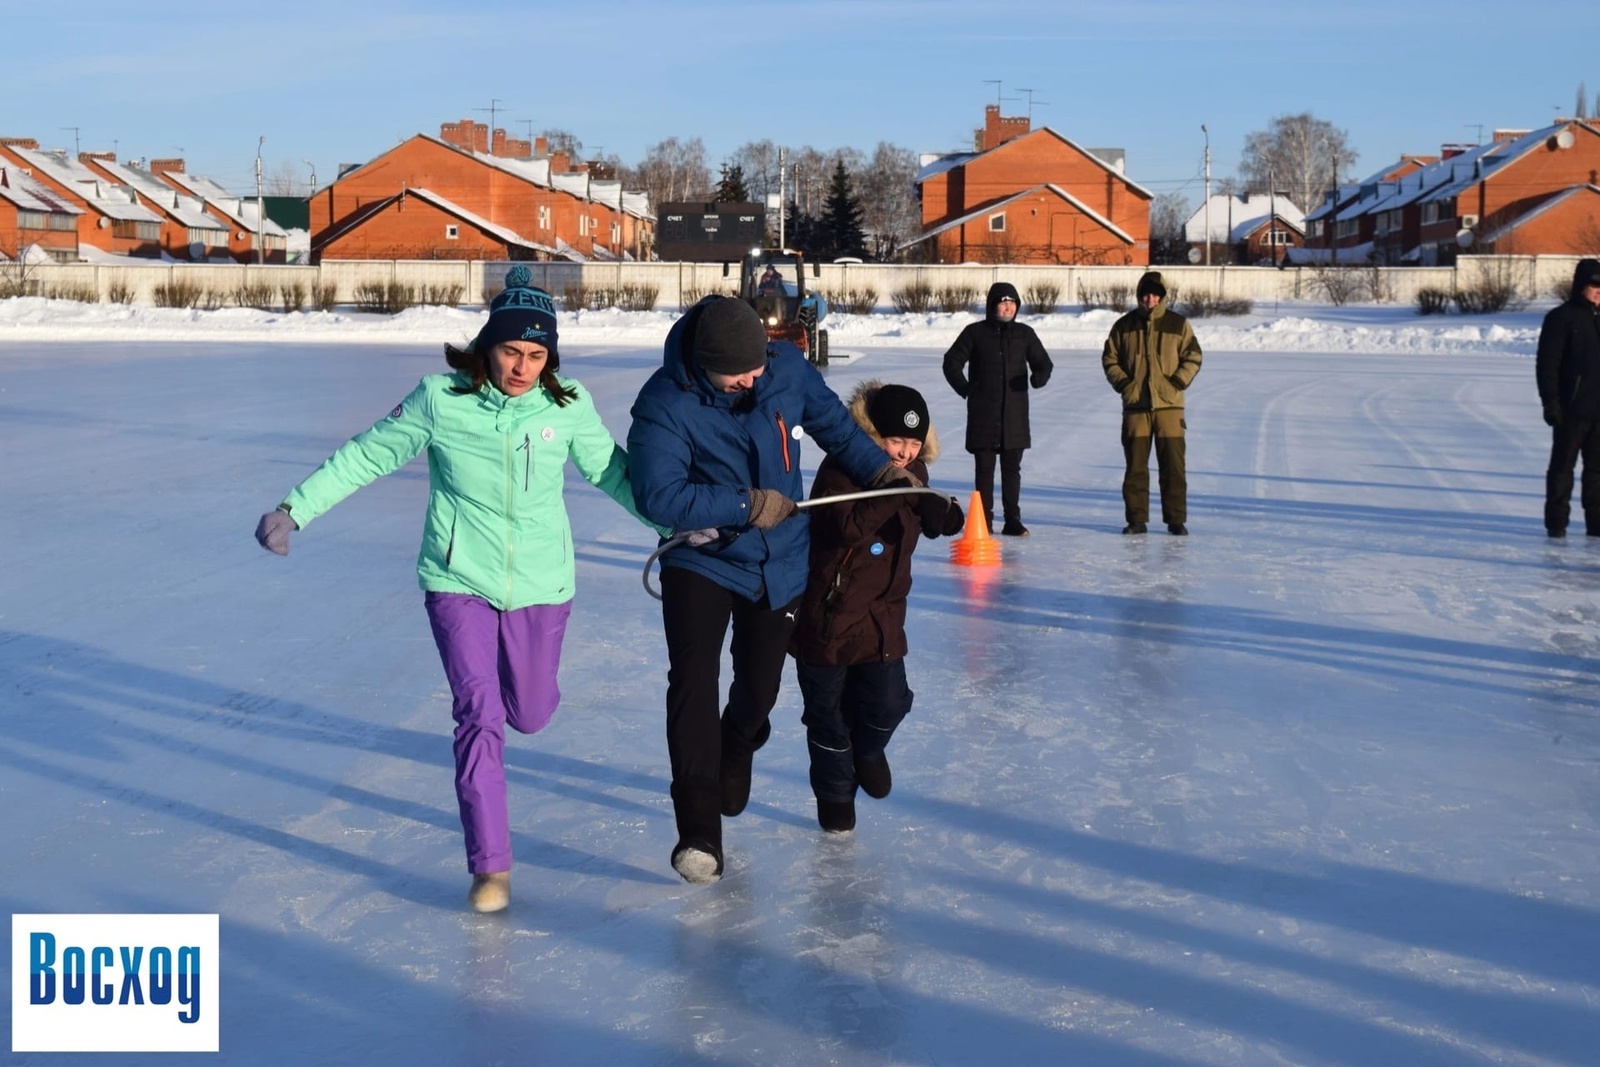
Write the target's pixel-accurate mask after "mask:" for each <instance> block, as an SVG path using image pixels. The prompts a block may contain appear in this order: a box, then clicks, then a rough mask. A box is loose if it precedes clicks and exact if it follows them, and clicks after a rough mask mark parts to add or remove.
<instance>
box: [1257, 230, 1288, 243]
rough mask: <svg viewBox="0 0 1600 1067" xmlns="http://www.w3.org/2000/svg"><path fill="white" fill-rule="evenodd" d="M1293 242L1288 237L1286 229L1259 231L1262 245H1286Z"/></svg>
mask: <svg viewBox="0 0 1600 1067" xmlns="http://www.w3.org/2000/svg"><path fill="white" fill-rule="evenodd" d="M1293 243H1294V242H1293V241H1292V240H1291V239H1290V237H1289V231H1288V230H1262V231H1261V244H1262V246H1263V247H1265V246H1267V245H1287V244H1293Z"/></svg>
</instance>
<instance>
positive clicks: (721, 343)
mask: <svg viewBox="0 0 1600 1067" xmlns="http://www.w3.org/2000/svg"><path fill="white" fill-rule="evenodd" d="M694 358H695V362H697V363H699V364H700V366H701V368H702V369H703V370H706V371H710V372H713V373H716V374H726V375H728V376H729V377H737V376H738V375H740V374H747V373H749V372H750V371H753V370H755V369H756V368H757V367H761V366H765V364H766V362H767V328H766V327H765V326H763V325H761V318H760V316H758V315H757V314H756V312H755V308H752V307H751V306H750V305H749V304H746V303H745V302H744V301H743V300H737V299H735V298H733V297H731V296H725V297H718V298H716V299H714V300H709V301H707V302H706V303H705V304H704V305H703V306H702V307H701V308H700V312H699V318H698V319H697V320H696V321H695V325H694Z"/></svg>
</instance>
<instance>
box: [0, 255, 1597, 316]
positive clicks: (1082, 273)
mask: <svg viewBox="0 0 1600 1067" xmlns="http://www.w3.org/2000/svg"><path fill="white" fill-rule="evenodd" d="M1577 258H1578V257H1576V256H1468V257H1463V258H1462V259H1461V260H1460V261H1459V262H1458V263H1457V264H1456V265H1455V266H1454V267H1369V266H1349V267H1344V266H1341V267H1336V268H1334V267H1288V268H1285V269H1282V270H1280V269H1277V268H1273V267H1222V266H1212V267H1191V266H1164V267H1160V268H1156V269H1159V270H1160V271H1161V273H1162V274H1163V276H1164V277H1165V278H1166V279H1167V283H1168V286H1169V288H1171V289H1174V290H1176V293H1177V296H1178V299H1179V300H1180V301H1181V300H1182V298H1183V296H1184V294H1191V295H1193V294H1202V293H1203V294H1206V295H1209V296H1211V297H1214V298H1217V299H1224V300H1239V299H1246V300H1251V301H1253V302H1255V303H1257V304H1261V303H1264V302H1270V301H1278V300H1306V301H1320V302H1326V301H1328V300H1329V298H1330V297H1329V288H1330V286H1337V287H1338V288H1339V289H1340V290H1341V292H1342V293H1343V294H1344V295H1345V297H1346V300H1348V301H1349V302H1352V303H1374V302H1376V303H1394V304H1413V303H1415V302H1416V299H1417V293H1418V291H1419V290H1422V289H1436V290H1442V291H1444V292H1447V293H1448V292H1455V291H1458V290H1462V291H1465V290H1470V289H1473V288H1474V287H1476V286H1479V285H1481V284H1484V283H1486V282H1488V283H1501V284H1504V283H1510V284H1512V285H1514V286H1515V288H1516V291H1517V293H1518V295H1519V297H1520V298H1521V299H1522V300H1525V301H1528V302H1530V303H1534V304H1539V303H1545V302H1551V303H1553V302H1554V301H1555V300H1556V299H1557V294H1558V293H1564V292H1565V290H1566V288H1567V286H1568V285H1569V284H1570V281H1571V278H1572V272H1573V268H1574V266H1575V264H1576V261H1577ZM522 265H523V266H526V267H527V268H528V269H529V270H530V271H531V273H532V275H533V283H534V284H535V285H539V286H542V287H543V288H545V289H547V290H549V291H550V292H551V293H552V294H554V295H555V296H556V297H557V298H558V299H559V298H563V297H565V296H566V295H568V293H569V292H571V291H573V290H574V289H576V288H578V287H581V288H583V289H585V290H589V291H595V290H600V291H605V290H613V291H624V290H627V289H632V290H634V291H635V292H637V291H638V290H641V289H642V290H650V289H654V290H655V307H656V308H657V309H660V310H676V309H678V308H680V307H683V306H685V305H687V304H690V303H693V302H694V301H695V300H696V299H698V298H699V297H701V296H703V295H705V294H706V293H712V292H728V293H731V292H733V291H734V290H735V289H736V288H737V286H738V281H739V265H738V264H737V263H734V264H730V265H728V266H727V267H726V268H724V266H723V265H722V264H720V263H567V262H557V263H526V264H522ZM510 266H511V264H509V263H505V262H484V261H481V260H474V261H448V260H420V261H418V260H335V261H332V262H328V263H323V264H321V265H320V266H255V265H235V264H190V263H153V264H151V265H149V266H143V265H139V266H134V265H123V264H116V265H109V264H90V263H71V264H38V265H30V266H27V267H19V266H18V265H16V264H11V263H0V292H5V291H8V290H14V289H15V288H16V283H17V282H18V281H19V280H20V281H21V282H22V283H24V286H25V289H26V292H27V293H28V294H30V295H39V296H52V295H55V296H67V297H77V298H83V297H86V296H87V295H88V294H90V293H95V294H98V296H99V299H100V300H101V301H108V300H111V299H119V300H122V301H123V302H127V303H133V304H139V305H145V306H151V305H155V304H156V303H157V302H158V301H157V298H156V294H157V291H158V289H160V288H161V287H163V286H166V287H169V288H170V287H171V286H172V285H173V283H180V282H181V283H186V284H188V285H189V286H192V287H198V288H199V289H200V290H201V291H203V292H205V293H207V294H208V306H231V305H233V304H235V303H237V302H238V295H239V294H245V293H253V294H255V295H256V296H257V297H258V298H259V297H260V295H261V294H262V292H263V290H265V291H268V292H271V293H273V294H279V293H281V292H282V290H283V289H284V288H285V287H290V288H293V287H295V286H299V287H300V288H301V290H302V291H303V292H305V293H306V294H310V293H311V291H312V288H313V286H320V287H327V286H332V287H334V289H333V292H334V294H335V295H334V299H335V301H336V302H337V303H339V304H344V305H349V304H354V303H356V302H357V297H358V292H359V290H360V288H361V287H362V286H364V285H368V284H370V283H379V284H383V285H387V284H388V283H391V282H392V283H397V284H399V285H401V286H409V287H411V289H412V290H414V292H415V295H416V300H417V301H418V302H423V300H424V296H425V294H427V293H429V292H431V293H434V294H441V293H451V292H456V291H458V292H459V294H460V296H459V300H460V303H462V304H464V305H478V304H482V303H484V302H485V300H486V299H487V297H488V296H492V295H493V294H494V293H496V292H498V291H499V290H500V289H501V288H502V286H503V284H504V277H505V272H506V270H507V269H508V268H509V267H510ZM1146 269H1147V268H1144V267H1096V266H1077V267H1059V266H1029V265H999V266H978V265H971V264H966V265H960V266H944V265H934V266H906V265H899V264H879V263H859V264H844V263H827V264H822V265H820V267H819V268H818V272H817V273H816V274H815V275H814V274H813V273H812V270H811V268H810V267H808V268H807V272H806V284H807V286H808V287H810V288H813V289H819V290H821V291H822V292H824V293H825V294H828V296H829V297H830V298H831V299H834V300H835V302H837V301H838V298H839V297H841V296H844V295H846V294H849V293H851V292H855V293H856V294H858V295H859V296H864V295H865V294H866V293H867V291H869V290H870V291H871V292H872V293H875V294H876V297H875V300H874V304H875V306H876V307H877V308H878V309H880V310H889V309H892V308H893V307H894V306H895V301H894V298H895V295H896V294H897V293H902V292H904V291H906V290H907V289H909V288H910V287H912V286H917V285H921V286H925V287H927V288H928V289H930V290H932V292H933V293H934V294H935V296H936V298H937V296H938V295H939V294H941V293H945V294H953V295H954V296H956V297H959V296H960V295H962V294H963V293H964V292H968V291H970V292H971V293H974V294H976V296H975V299H976V300H977V301H978V302H979V303H980V304H981V301H982V298H983V294H984V293H986V292H987V291H988V288H989V286H990V285H991V284H992V283H994V282H996V281H1007V282H1010V283H1011V284H1013V285H1015V286H1016V287H1017V290H1018V291H1019V292H1020V293H1022V295H1023V299H1024V301H1025V302H1028V303H1033V302H1034V301H1033V300H1032V299H1031V298H1032V297H1036V296H1042V295H1044V294H1045V293H1046V292H1048V291H1049V290H1050V289H1051V288H1053V289H1054V291H1055V294H1056V306H1057V307H1058V308H1060V309H1063V310H1065V309H1071V308H1075V307H1077V306H1079V305H1082V304H1085V303H1099V302H1103V301H1104V299H1105V298H1106V297H1108V296H1116V295H1124V294H1131V293H1132V291H1133V288H1134V286H1135V284H1136V283H1137V282H1138V279H1139V275H1141V274H1142V273H1144V271H1145V270H1146ZM19 271H20V272H22V273H21V277H20V279H19V275H18V272H19ZM457 287H459V289H458V288H457ZM1340 302H1343V301H1340ZM271 303H272V306H281V305H282V303H283V301H282V300H281V299H280V298H279V297H277V296H274V297H273V298H272V300H271ZM305 306H307V307H310V306H311V300H310V298H309V295H308V297H307V302H306V305H305ZM935 306H937V305H935Z"/></svg>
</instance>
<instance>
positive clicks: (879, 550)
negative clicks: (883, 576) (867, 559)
mask: <svg viewBox="0 0 1600 1067" xmlns="http://www.w3.org/2000/svg"><path fill="white" fill-rule="evenodd" d="M867 551H868V552H871V553H872V554H873V555H874V556H881V555H883V542H882V541H874V542H872V547H871V548H869V549H867Z"/></svg>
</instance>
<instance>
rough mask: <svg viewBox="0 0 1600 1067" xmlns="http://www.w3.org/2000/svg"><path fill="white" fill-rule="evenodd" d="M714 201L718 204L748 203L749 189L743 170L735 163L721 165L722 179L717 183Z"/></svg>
mask: <svg viewBox="0 0 1600 1067" xmlns="http://www.w3.org/2000/svg"><path fill="white" fill-rule="evenodd" d="M716 201H717V203H719V204H745V203H749V201H750V189H749V186H748V184H747V183H746V182H745V178H744V168H743V167H741V166H740V165H739V164H737V163H735V164H734V165H733V166H731V167H730V166H728V164H726V163H724V164H723V165H722V179H721V180H720V181H718V182H717V193H716Z"/></svg>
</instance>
